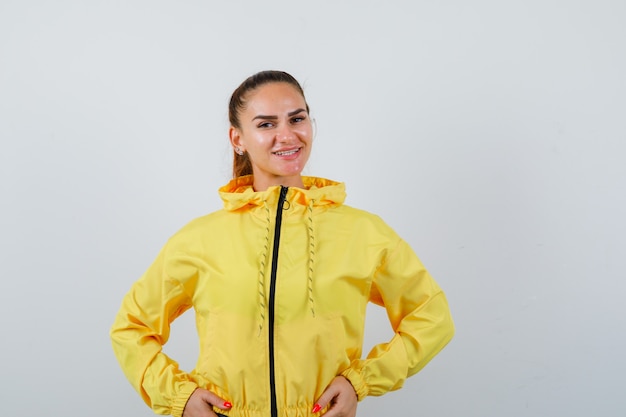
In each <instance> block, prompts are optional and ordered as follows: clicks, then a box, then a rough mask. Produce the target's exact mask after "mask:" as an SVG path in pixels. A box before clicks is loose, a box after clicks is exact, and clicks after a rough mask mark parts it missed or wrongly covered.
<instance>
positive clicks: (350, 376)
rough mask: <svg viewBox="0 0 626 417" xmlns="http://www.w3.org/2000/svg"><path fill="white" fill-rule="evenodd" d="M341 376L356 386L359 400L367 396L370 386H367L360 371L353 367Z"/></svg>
mask: <svg viewBox="0 0 626 417" xmlns="http://www.w3.org/2000/svg"><path fill="white" fill-rule="evenodd" d="M341 376H343V377H345V378H346V379H347V380H348V381H350V383H351V384H352V387H353V388H354V391H355V392H356V397H357V400H358V401H361V400H362V399H363V398H365V397H367V394H368V393H369V387H368V386H367V384H366V383H365V381H364V380H363V377H362V376H361V374H360V373H359V372H357V371H355V370H354V369H352V368H348V369H346V370H345V371H343V372H342V373H341Z"/></svg>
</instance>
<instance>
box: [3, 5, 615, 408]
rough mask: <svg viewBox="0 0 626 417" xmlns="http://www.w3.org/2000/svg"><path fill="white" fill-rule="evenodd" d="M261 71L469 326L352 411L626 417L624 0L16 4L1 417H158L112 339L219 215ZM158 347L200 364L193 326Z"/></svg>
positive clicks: (325, 162)
mask: <svg viewBox="0 0 626 417" xmlns="http://www.w3.org/2000/svg"><path fill="white" fill-rule="evenodd" d="M263 69H283V70H286V71H288V72H290V73H292V74H293V75H294V76H295V77H296V78H298V79H299V80H300V81H301V82H302V84H303V85H304V88H305V92H306V94H307V98H308V101H309V104H310V105H311V108H312V111H313V116H314V117H315V118H316V119H317V126H318V135H317V138H316V142H315V149H314V152H313V155H312V159H311V161H310V164H309V167H308V168H307V171H306V173H307V174H311V175H318V176H324V177H329V178H332V179H336V180H341V181H345V182H346V183H347V189H348V199H347V203H348V204H350V205H353V206H357V207H360V208H363V209H366V210H369V211H372V212H374V213H377V214H379V215H381V216H382V217H383V218H384V219H385V220H387V222H388V223H389V224H390V225H392V226H393V227H394V228H395V229H396V230H397V231H398V232H399V233H400V234H401V235H402V236H403V237H405V239H406V240H408V241H409V243H411V245H412V246H413V247H414V249H415V251H416V252H417V253H418V254H419V255H420V257H421V258H422V260H423V262H424V263H425V264H426V266H427V267H428V268H429V270H430V271H431V273H432V274H433V276H434V277H435V278H436V279H437V280H438V281H439V283H440V284H441V286H442V287H443V288H444V290H445V291H446V293H447V294H448V298H449V301H450V305H451V308H452V311H453V314H454V318H455V322H456V326H457V334H456V337H455V338H454V340H453V341H452V342H451V343H450V345H448V347H447V348H446V349H445V350H444V351H443V352H442V353H441V354H440V355H439V356H438V357H436V358H435V359H434V360H433V362H432V363H431V364H429V365H428V366H427V367H426V368H425V369H424V370H423V371H422V372H421V373H419V374H418V375H416V376H415V377H413V378H412V379H410V380H408V381H407V383H406V385H405V387H404V388H403V389H402V390H400V391H396V392H393V393H390V394H388V395H386V396H383V397H380V398H368V399H366V400H365V401H364V402H363V403H361V404H360V406H359V416H360V417H374V416H383V415H392V416H438V417H440V416H455V417H456V416H463V417H473V416H476V417H490V416H507V417H517V416H570V417H573V416H623V415H626V399H625V398H624V397H625V396H624V389H625V385H624V375H625V374H626V359H624V351H625V349H626V336H625V335H624V331H625V330H626V308H625V307H624V298H625V296H626V284H625V281H626V280H625V278H626V274H625V273H624V263H625V262H624V258H625V256H624V255H626V253H625V252H626V251H625V249H626V242H625V237H624V235H625V233H626V221H625V220H624V216H625V214H626V164H625V163H624V159H625V157H626V145H625V143H626V142H625V141H626V75H625V74H626V3H625V2H624V1H622V0H619V1H617V0H616V1H608V0H595V1H579V0H574V1H557V0H542V1H539V0H527V1H517V0H515V1H495V0H493V1H486V0H477V1H461V0H451V1H423V0H418V1H397V0H396V1H389V0H387V1H380V2H373V1H366V0H361V1H356V0H355V1H347V0H344V1H341V0H335V1H316V2H293V1H265V2H256V1H245V2H243V1H231V2H223V3H221V2H210V1H199V0H197V1H177V2H174V1H170V2H165V1H147V0H146V1H106V2H105V1H54V2H52V1H49V2H46V1H17V0H1V1H0V140H1V145H0V199H1V204H0V210H1V212H0V213H1V215H0V280H1V281H0V282H1V289H0V325H1V335H2V336H1V338H2V339H1V340H2V341H1V343H0V358H1V359H0V383H1V387H0V398H1V406H0V413H1V414H2V415H7V416H9V415H10V416H41V415H47V416H61V415H63V416H90V417H99V416H150V415H152V412H151V411H150V410H149V409H148V408H147V407H146V406H145V405H144V404H143V402H142V401H141V400H140V398H139V396H138V395H137V394H136V393H135V392H134V391H133V389H132V388H131V386H130V384H128V383H127V382H126V380H125V379H124V377H123V375H122V371H121V370H120V368H119V366H118V364H117V362H116V361H115V358H114V356H113V353H112V349H111V347H110V342H109V337H108V331H109V327H110V325H111V324H112V321H113V318H114V315H115V313H116V311H117V309H118V307H119V305H120V302H121V299H122V296H123V295H124V293H125V292H126V291H127V290H128V288H129V287H130V285H131V284H132V282H134V281H135V280H136V279H137V278H138V277H139V276H140V275H141V274H142V273H143V271H144V270H145V269H146V268H147V267H148V265H149V264H150V263H151V262H152V260H153V258H154V257H155V256H156V254H157V252H158V250H159V249H160V247H161V245H163V244H164V243H165V240H166V239H167V238H168V237H169V236H170V235H171V234H173V233H174V232H175V231H176V230H177V229H178V228H179V227H181V226H182V225H183V224H185V223H186V222H187V221H189V220H191V219H192V218H194V217H197V216H200V215H202V214H204V213H207V212H210V211H214V210H216V209H218V208H219V207H220V201H219V198H218V196H217V192H216V189H217V188H218V187H219V186H220V185H222V184H223V183H225V182H226V181H227V180H228V179H229V173H230V155H231V153H230V152H231V151H230V149H229V147H228V143H227V129H228V123H227V113H226V108H227V101H228V98H229V96H230V93H231V92H232V90H233V89H234V88H235V87H236V86H237V85H238V84H239V83H240V82H241V81H242V80H243V79H244V78H245V77H247V76H248V75H251V74H252V73H254V72H256V71H259V70H263ZM367 336H368V337H367V343H368V346H370V345H371V344H373V343H374V342H375V341H379V340H384V339H385V338H387V337H388V330H387V327H386V323H385V317H384V314H382V313H381V312H380V310H379V309H375V310H374V309H372V310H371V315H370V322H369V325H368V329H367ZM166 351H167V352H168V353H170V354H171V355H173V356H174V357H175V358H176V359H178V360H179V361H180V363H181V365H182V366H183V368H186V369H189V368H190V367H191V366H192V365H193V364H194V363H195V354H196V352H197V342H196V341H195V339H194V330H193V320H192V317H191V314H189V313H188V314H186V315H185V316H183V317H182V318H181V319H180V320H179V321H177V322H176V323H175V326H174V331H173V334H172V340H171V342H170V343H169V344H168V345H167V346H166Z"/></svg>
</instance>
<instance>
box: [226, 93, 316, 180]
mask: <svg viewBox="0 0 626 417" xmlns="http://www.w3.org/2000/svg"><path fill="white" fill-rule="evenodd" d="M239 122H240V126H241V127H240V128H235V127H231V128H230V131H229V135H230V141H231V143H232V145H233V146H234V147H235V148H240V149H241V150H243V151H245V152H247V153H248V156H249V157H250V161H251V162H252V172H253V174H254V189H255V190H257V191H263V190H266V189H267V188H268V187H270V186H273V185H284V186H288V187H291V186H295V187H303V184H302V177H301V172H302V169H303V168H304V166H305V165H306V162H307V160H308V159H309V155H310V153H311V143H312V136H313V129H312V126H311V121H310V119H309V114H308V113H307V111H306V102H305V101H304V97H302V94H300V92H299V91H298V90H297V89H296V88H295V87H293V86H291V85H290V84H287V83H270V84H265V85H262V86H261V87H258V88H257V89H255V90H253V91H252V92H250V93H248V96H247V97H246V108H245V109H244V110H243V111H242V112H241V113H240V114H239Z"/></svg>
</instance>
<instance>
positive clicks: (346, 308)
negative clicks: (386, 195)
mask: <svg viewBox="0 0 626 417" xmlns="http://www.w3.org/2000/svg"><path fill="white" fill-rule="evenodd" d="M229 113H230V115H229V117H230V123H231V127H230V130H229V136H230V142H231V144H232V146H233V149H234V163H233V171H234V172H233V174H234V175H233V176H234V178H233V180H232V181H230V182H229V183H228V184H227V185H225V186H224V187H222V188H221V189H220V190H219V192H220V195H221V198H222V200H223V201H224V208H223V209H222V210H220V211H217V212H214V213H212V214H209V215H206V216H204V217H201V218H198V219H196V220H193V221H192V222H190V223H189V224H187V225H186V226H185V227H183V228H182V229H181V230H180V231H179V232H178V233H176V234H175V235H174V236H173V237H171V238H170V239H169V241H168V242H167V244H166V245H165V246H164V247H163V249H162V250H161V252H160V254H159V255H158V257H157V258H156V260H155V262H154V263H153V264H152V266H150V268H149V269H148V270H147V271H146V273H145V274H144V275H143V276H142V277H141V278H140V279H139V280H138V281H137V282H136V283H135V284H134V285H133V287H132V288H131V290H130V292H129V293H128V294H127V295H126V297H125V298H124V300H123V303H122V306H121V309H120V311H119V313H118V315H117V317H116V320H115V323H114V325H113V327H112V329H111V338H112V341H113V347H114V351H115V354H116V355H117V358H118V360H119V362H120V364H121V366H122V369H123V370H124V372H125V374H126V376H127V377H128V379H129V380H130V381H131V383H132V384H133V385H134V387H135V388H136V389H137V391H138V392H139V393H140V394H141V396H142V397H143V399H144V400H145V402H146V403H147V404H148V405H149V406H150V407H152V409H153V410H154V411H155V412H156V413H159V414H171V415H173V416H181V415H182V416H184V417H215V415H216V413H217V414H218V415H219V414H222V415H228V416H232V417H268V416H271V417H278V416H280V417H300V416H309V415H316V416H317V415H324V416H326V417H339V416H349V417H353V416H355V415H356V407H357V401H358V400H361V399H363V398H364V397H366V396H367V395H382V394H384V393H386V392H388V391H390V390H395V389H398V388H400V387H401V386H402V384H403V382H404V381H405V379H406V378H407V377H408V376H410V375H413V374H415V373H416V372H417V371H419V370H420V369H421V368H423V367H424V366H425V365H426V363H427V362H428V361H429V360H430V359H432V358H433V357H434V356H435V355H436V354H437V353H438V352H439V351H440V350H441V349H442V348H443V347H444V346H445V345H446V343H448V341H449V340H450V339H451V338H452V335H453V332H454V327H453V323H452V319H451V317H450V312H449V309H448V304H447V301H446V298H445V296H444V293H443V292H442V291H441V289H440V288H439V286H438V285H437V283H436V282H435V281H434V280H433V279H432V278H431V276H430V275H429V274H428V272H427V271H426V270H425V269H424V267H423V266H422V264H421V262H420V261H419V259H418V258H417V256H416V255H415V254H414V252H413V251H412V250H411V248H410V247H409V245H408V244H407V243H406V242H405V241H403V240H402V239H401V238H400V237H398V235H397V234H396V233H395V232H394V231H393V230H392V229H391V228H390V227H389V226H387V225H386V224H385V223H384V222H383V221H382V220H381V219H380V218H379V217H377V216H375V215H373V214H370V213H367V212H365V211H362V210H358V209H355V208H352V207H349V206H346V205H344V204H343V202H344V198H345V188H344V184H343V183H339V182H334V181H330V180H327V179H323V178H315V177H304V176H302V175H301V172H302V169H303V168H304V166H305V165H306V162H307V160H308V158H309V154H310V152H311V145H312V139H313V138H312V136H313V129H312V126H311V119H310V117H309V106H308V105H307V103H306V100H305V97H304V93H303V91H302V88H301V86H300V85H299V83H298V82H297V81H296V80H295V79H294V78H293V77H292V76H291V75H289V74H287V73H285V72H280V71H264V72H260V73H258V74H255V75H253V76H251V77H250V78H248V79H247V80H245V81H244V82H243V83H242V84H241V85H240V86H239V87H238V88H237V89H236V90H235V91H234V93H233V95H232V97H231V101H230V106H229ZM368 302H373V303H376V304H379V305H381V306H384V308H385V309H386V310H387V314H388V316H389V320H390V324H391V327H392V328H393V331H394V332H395V335H394V336H393V338H392V339H391V340H389V341H387V342H385V343H381V344H379V345H377V346H375V347H374V348H373V349H372V351H371V352H369V355H367V357H366V358H362V343H363V330H364V323H365V311H366V305H367V303H368ZM190 308H193V309H194V310H195V314H196V324H197V330H198V335H199V339H200V352H199V358H198V361H197V364H196V367H195V369H194V370H193V371H191V372H189V373H188V372H185V371H183V370H181V369H179V367H178V365H177V363H176V362H175V361H173V360H172V359H171V358H169V357H168V356H166V355H165V354H164V353H162V346H163V344H165V343H166V342H167V339H168V336H169V329H170V324H171V323H172V321H173V320H174V319H176V317H178V316H179V315H181V314H182V313H183V312H184V311H186V310H188V309H190Z"/></svg>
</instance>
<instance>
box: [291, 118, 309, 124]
mask: <svg viewBox="0 0 626 417" xmlns="http://www.w3.org/2000/svg"><path fill="white" fill-rule="evenodd" d="M305 120H306V116H295V117H293V118H292V119H291V123H301V122H303V121H305Z"/></svg>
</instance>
